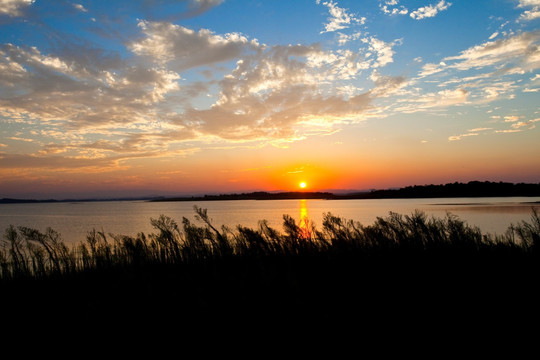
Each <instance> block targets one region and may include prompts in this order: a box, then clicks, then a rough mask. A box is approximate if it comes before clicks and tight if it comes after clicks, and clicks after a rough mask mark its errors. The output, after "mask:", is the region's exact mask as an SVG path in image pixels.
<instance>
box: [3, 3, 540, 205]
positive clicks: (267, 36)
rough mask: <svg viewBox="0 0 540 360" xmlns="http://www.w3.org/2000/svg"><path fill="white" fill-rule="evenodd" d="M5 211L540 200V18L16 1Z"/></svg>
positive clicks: (468, 9) (420, 6)
mask: <svg viewBox="0 0 540 360" xmlns="http://www.w3.org/2000/svg"><path fill="white" fill-rule="evenodd" d="M9 3H10V5H9V6H4V7H0V28H1V31H0V126H1V127H0V198H2V197H16V198H84V197H124V196H125V197H132V196H156V195H157V196H166V195H181V194H206V193H233V192H249V191H297V190H302V189H304V190H309V191H334V190H365V189H373V188H389V187H400V186H408V185H414V184H419V185H421V184H441V183H447V182H454V181H471V180H481V181H484V180H488V181H508V182H540V145H539V144H540V142H539V141H538V140H539V139H540V105H539V104H540V0H526V1H525V0H510V1H495V0H479V1H446V0H426V1H421V2H418V1H413V0H392V1H387V0H373V1H353V0H328V1H327V0H298V1H296V0H295V1H291V2H288V1H272V0H263V1H259V2H244V1H238V0H208V1H195V0H186V1H159V2H148V1H143V0H118V1H114V2H105V1H98V0H82V1H60V2H50V1H28V0H12V1H10V2H9Z"/></svg>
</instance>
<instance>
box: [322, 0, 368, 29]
mask: <svg viewBox="0 0 540 360" xmlns="http://www.w3.org/2000/svg"><path fill="white" fill-rule="evenodd" d="M320 3H321V0H317V4H320ZM322 4H323V5H324V6H327V7H328V12H329V13H330V16H329V17H328V23H326V24H325V25H324V30H323V31H321V34H323V33H325V32H332V31H337V30H342V29H346V28H348V27H350V26H351V25H352V24H355V23H356V24H360V25H363V24H365V22H366V18H365V17H360V18H359V17H357V16H356V15H354V14H350V13H348V12H347V9H344V8H341V7H339V6H337V3H335V2H333V1H332V0H330V1H325V2H323V3H322Z"/></svg>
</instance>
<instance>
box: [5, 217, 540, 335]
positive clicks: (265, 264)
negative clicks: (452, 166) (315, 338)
mask: <svg viewBox="0 0 540 360" xmlns="http://www.w3.org/2000/svg"><path fill="white" fill-rule="evenodd" d="M194 210H195V218H196V220H197V221H199V222H200V223H202V225H197V224H196V223H193V222H192V221H190V220H189V219H188V218H185V217H184V218H183V219H182V222H181V223H177V222H176V221H175V220H174V219H172V218H170V217H168V216H165V215H160V216H159V217H158V218H152V219H151V220H150V221H151V224H152V226H153V227H154V229H155V230H156V232H155V233H152V234H148V235H147V234H144V233H139V234H138V235H137V236H136V237H130V236H124V235H115V234H106V233H105V232H104V231H97V230H95V229H94V230H92V231H90V232H88V234H87V237H86V240H85V241H84V242H82V243H80V244H77V245H74V246H73V247H72V248H69V247H67V246H66V245H65V244H64V243H63V242H62V241H61V238H60V234H58V233H57V232H55V231H54V230H52V229H46V230H45V232H40V231H38V230H35V229H31V228H28V227H18V228H16V227H14V226H10V227H8V228H7V229H6V230H5V233H4V235H3V239H2V248H1V250H0V287H1V289H2V291H1V293H2V298H1V300H0V301H1V302H2V303H3V306H5V308H6V309H10V313H9V314H8V315H10V316H13V317H14V319H12V320H14V321H18V322H20V321H21V319H23V318H26V319H28V317H31V318H32V319H35V318H36V316H37V317H38V318H40V317H41V320H40V321H51V318H54V319H55V321H57V319H58V318H59V317H60V318H62V319H64V321H79V322H83V323H85V324H94V325H96V324H97V323H100V324H101V323H102V322H103V321H105V320H104V319H115V320H116V321H119V322H125V323H129V322H133V321H137V322H145V323H152V322H154V321H158V319H161V320H163V318H166V319H169V320H170V321H178V322H180V323H182V324H183V326H187V325H188V324H189V325H196V324H199V325H200V324H210V323H211V324H218V323H219V324H226V323H231V322H232V323H235V324H250V325H253V324H255V323H256V324H296V325H298V326H300V325H299V324H301V325H302V326H313V325H320V324H322V323H325V324H333V325H336V324H343V323H348V324H351V323H355V321H357V322H356V324H357V326H368V324H369V326H382V325H381V324H384V323H385V321H390V319H391V321H393V322H394V323H397V324H402V326H405V325H403V324H408V323H410V322H411V321H415V322H416V323H417V324H418V322H419V321H420V323H422V321H424V322H425V323H424V325H425V326H432V325H433V323H434V322H437V323H441V322H443V323H449V324H453V325H456V326H458V325H459V324H458V323H457V322H458V321H460V320H463V319H464V318H469V317H471V316H474V318H475V319H483V321H492V320H491V319H492V315H493V314H492V312H491V311H492V310H493V308H497V309H498V310H497V311H498V315H497V316H498V319H499V321H500V320H501V309H502V308H504V307H507V306H510V308H511V309H512V312H511V315H510V312H508V314H507V318H508V319H513V318H514V317H515V316H517V318H519V317H520V316H530V314H531V309H530V308H526V307H518V306H514V305H516V304H520V303H531V302H532V301H536V299H538V294H537V291H536V290H537V289H536V287H537V284H538V280H539V277H538V274H539V272H538V264H539V262H538V260H539V255H538V254H539V251H538V250H539V246H540V216H539V214H538V212H537V211H536V210H534V209H533V210H532V215H531V220H530V222H521V223H519V224H515V225H512V226H510V227H509V228H508V230H507V232H506V233H504V234H484V233H482V232H481V231H480V229H478V228H476V227H471V226H469V225H468V224H467V223H465V222H464V221H462V220H460V219H459V218H458V217H456V216H454V215H452V214H447V216H446V217H445V218H434V217H428V216H426V214H425V213H423V212H419V211H416V212H414V213H412V214H410V215H401V214H397V213H390V214H389V215H388V216H387V217H379V218H377V220H376V221H375V222H374V223H373V224H371V225H363V224H360V223H358V222H355V221H353V220H348V219H344V218H341V217H338V216H334V215H332V214H331V213H327V214H325V215H324V219H323V222H322V228H321V229H317V228H316V226H314V224H312V223H310V222H305V223H303V225H301V224H300V223H298V222H296V220H295V219H294V218H292V217H291V216H289V215H284V216H283V231H278V230H277V229H274V228H272V227H270V226H269V225H268V222H267V221H264V220H262V221H260V222H259V226H258V228H256V229H253V228H247V227H244V226H242V225H238V226H237V227H236V228H235V229H231V228H229V227H225V226H222V227H221V228H220V229H218V228H216V227H215V226H214V225H213V224H212V221H211V219H210V217H209V215H208V213H207V211H206V209H203V208H200V207H197V206H195V208H194ZM533 310H534V311H536V310H535V309H533ZM37 314H38V315H37ZM73 314H76V316H75V317H74V316H73ZM527 314H528V315H527ZM360 319H361V321H360ZM169 320H168V321H169ZM377 324H378V325H377ZM459 326H461V325H459Z"/></svg>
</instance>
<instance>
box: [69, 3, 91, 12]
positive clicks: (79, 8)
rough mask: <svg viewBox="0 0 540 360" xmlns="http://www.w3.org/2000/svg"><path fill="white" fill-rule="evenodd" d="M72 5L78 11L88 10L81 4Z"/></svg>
mask: <svg viewBox="0 0 540 360" xmlns="http://www.w3.org/2000/svg"><path fill="white" fill-rule="evenodd" d="M73 7H74V8H75V9H77V10H79V11H82V12H88V10H87V9H86V8H85V7H84V6H82V5H81V4H73Z"/></svg>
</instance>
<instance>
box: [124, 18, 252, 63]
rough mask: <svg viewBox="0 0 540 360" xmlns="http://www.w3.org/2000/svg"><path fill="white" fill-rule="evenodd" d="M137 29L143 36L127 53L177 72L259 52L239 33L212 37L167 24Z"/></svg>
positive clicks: (143, 24) (206, 32)
mask: <svg viewBox="0 0 540 360" xmlns="http://www.w3.org/2000/svg"><path fill="white" fill-rule="evenodd" d="M139 27H140V28H141V29H142V31H143V34H144V35H145V36H144V37H143V38H141V39H139V40H137V41H134V42H132V43H131V44H130V45H129V48H130V49H131V51H133V52H134V53H135V54H137V55H141V56H146V57H148V58H149V59H151V60H153V61H155V62H157V63H160V64H167V63H168V64H169V65H170V66H173V67H174V68H175V69H176V70H179V71H181V70H186V69H189V68H193V67H199V66H202V65H210V64H215V63H219V62H223V61H227V60H231V59H235V58H238V57H239V56H240V55H242V54H243V53H244V52H245V51H246V50H248V49H251V50H256V49H258V48H259V44H258V43H257V41H256V40H251V41H250V40H248V39H247V38H246V37H245V36H243V35H242V34H239V33H228V34H225V35H216V34H214V33H212V32H211V31H210V30H207V29H201V30H199V31H194V30H191V29H188V28H186V27H183V26H180V25H175V24H172V23H169V22H149V21H141V22H139Z"/></svg>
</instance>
